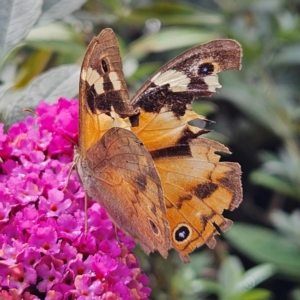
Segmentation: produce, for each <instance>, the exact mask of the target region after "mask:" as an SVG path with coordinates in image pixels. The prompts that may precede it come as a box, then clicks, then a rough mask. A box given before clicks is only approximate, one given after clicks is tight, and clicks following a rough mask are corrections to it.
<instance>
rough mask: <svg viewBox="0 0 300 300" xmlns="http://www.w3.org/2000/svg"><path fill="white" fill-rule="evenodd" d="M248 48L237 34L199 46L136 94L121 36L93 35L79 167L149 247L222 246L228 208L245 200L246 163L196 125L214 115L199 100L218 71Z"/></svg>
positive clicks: (99, 197) (91, 189)
mask: <svg viewBox="0 0 300 300" xmlns="http://www.w3.org/2000/svg"><path fill="white" fill-rule="evenodd" d="M241 56H242V49H241V46H240V45H239V43H238V42H236V41H234V40H230V39H220V40H215V41H212V42H209V43H206V44H203V45H200V46H196V47H194V48H191V49H189V50H187V51H185V52H183V53H182V54H180V55H179V56H177V57H175V58H174V59H172V60H171V61H169V62H168V63H167V64H165V65H164V66H163V67H162V68H161V69H160V70H158V71H157V72H156V73H155V74H154V75H153V76H152V77H150V79H148V80H147V81H146V83H145V84H144V85H143V86H142V87H141V88H140V90H138V92H137V93H136V94H135V95H134V96H133V97H132V98H131V99H130V98H129V95H128V90H127V86H126V82H125V79H124V75H123V71H122V61H121V57H120V52H119V48H118V44H117V39H116V36H115V34H114V32H113V30H112V29H110V28H107V29H104V30H102V31H101V32H100V34H99V35H98V36H97V37H94V38H93V39H92V41H91V43H90V45H89V46H88V48H87V51H86V54H85V56H84V59H83V63H82V68H81V74H80V87H79V99H80V108H79V159H78V162H77V166H76V168H77V173H78V175H79V177H80V180H81V182H82V184H83V187H84V190H85V192H86V194H87V195H88V197H90V198H91V199H93V200H95V201H97V202H99V203H100V204H101V205H102V206H103V207H105V208H106V210H107V212H108V214H109V216H110V218H111V219H112V220H113V222H114V223H115V225H116V226H117V227H118V228H120V229H122V230H123V231H124V232H126V233H127V234H129V235H130V236H131V237H132V238H133V239H134V240H136V241H138V242H139V244H140V245H141V248H142V249H143V250H144V251H145V252H146V253H147V254H149V253H150V252H153V251H155V250H157V251H159V252H160V254H161V255H162V256H163V257H165V258H166V257H167V255H168V251H169V250H170V249H171V248H175V250H176V251H178V253H179V255H180V257H181V259H182V260H183V261H184V262H189V260H190V258H189V253H190V252H192V251H194V250H195V248H197V247H200V246H201V245H203V244H207V246H208V247H209V248H213V247H214V246H215V244H216V240H215V238H214V236H215V235H216V234H218V229H221V230H222V231H225V230H227V229H228V228H229V227H230V226H231V224H232V221H230V220H228V219H226V218H224V217H223V216H222V213H223V210H224V209H229V210H233V209H235V208H236V207H238V205H239V204H240V202H241V200H242V188H241V179H240V177H241V170H240V166H239V164H237V163H233V162H220V156H219V154H217V153H216V152H223V153H230V152H229V150H228V149H227V148H226V147H225V146H223V145H222V144H220V143H218V142H215V141H212V140H209V139H205V138H203V137H202V134H204V133H207V132H208V131H207V130H205V129H201V128H198V127H195V126H192V125H190V124H189V123H190V122H191V121H193V120H203V121H207V120H206V118H205V117H203V116H200V115H198V114H197V113H196V112H194V111H193V110H192V108H191V103H192V101H193V100H194V99H195V98H199V97H208V96H211V95H212V94H214V93H216V88H220V87H221V86H220V84H219V82H218V76H217V73H218V72H221V71H226V70H239V69H240V68H241Z"/></svg>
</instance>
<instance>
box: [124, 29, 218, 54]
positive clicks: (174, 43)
mask: <svg viewBox="0 0 300 300" xmlns="http://www.w3.org/2000/svg"><path fill="white" fill-rule="evenodd" d="M217 37H218V36H217V35H216V34H213V33H211V32H210V31H206V30H199V28H179V27H172V28H164V29H162V30H160V31H159V32H158V33H155V34H149V35H146V36H143V37H141V38H140V39H138V40H136V41H134V42H133V43H132V44H131V45H130V46H129V51H128V53H127V55H130V56H133V57H141V56H143V55H145V54H148V53H151V52H162V51H166V50H171V49H176V48H182V47H191V46H195V45H198V44H201V43H204V42H207V41H209V40H213V39H215V38H217Z"/></svg>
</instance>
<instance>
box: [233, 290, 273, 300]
mask: <svg viewBox="0 0 300 300" xmlns="http://www.w3.org/2000/svg"><path fill="white" fill-rule="evenodd" d="M268 299H272V293H271V292H270V291H268V290H265V289H254V290H251V291H249V292H247V293H245V294H243V295H242V296H240V297H239V298H237V299H235V300H268Z"/></svg>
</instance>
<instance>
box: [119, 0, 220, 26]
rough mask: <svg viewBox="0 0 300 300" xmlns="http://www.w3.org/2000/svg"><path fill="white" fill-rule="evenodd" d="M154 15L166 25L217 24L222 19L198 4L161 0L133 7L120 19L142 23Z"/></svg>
mask: <svg viewBox="0 0 300 300" xmlns="http://www.w3.org/2000/svg"><path fill="white" fill-rule="evenodd" d="M154 16H155V18H156V19H157V20H159V22H162V23H163V24H168V25H174V24H176V25H179V24H185V25H187V24H189V25H193V26H196V25H203V24H205V25H208V24H209V25H218V24H220V23H221V21H222V16H221V15H220V14H217V13H215V12H213V11H210V10H206V9H204V8H200V7H199V6H194V5H192V4H190V3H189V4H188V3H185V4H183V3H181V4H178V3H174V2H172V3H169V2H163V1H160V2H157V3H154V4H152V5H148V6H142V7H139V8H136V9H133V10H132V11H131V13H130V14H129V15H126V18H125V17H123V18H122V19H121V20H120V21H122V22H128V21H130V22H131V23H133V22H134V23H142V24H144V23H145V22H146V21H147V20H149V19H152V18H153V17H154Z"/></svg>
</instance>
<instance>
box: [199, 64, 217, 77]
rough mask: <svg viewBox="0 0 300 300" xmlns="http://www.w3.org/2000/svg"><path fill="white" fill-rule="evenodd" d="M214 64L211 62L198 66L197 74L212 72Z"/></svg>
mask: <svg viewBox="0 0 300 300" xmlns="http://www.w3.org/2000/svg"><path fill="white" fill-rule="evenodd" d="M214 69H215V68H214V65H213V64H212V63H204V64H202V65H200V66H199V69H198V74H199V75H210V74H212V73H213V72H214Z"/></svg>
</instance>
